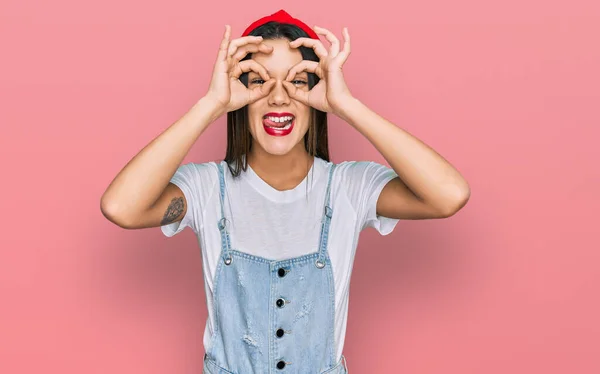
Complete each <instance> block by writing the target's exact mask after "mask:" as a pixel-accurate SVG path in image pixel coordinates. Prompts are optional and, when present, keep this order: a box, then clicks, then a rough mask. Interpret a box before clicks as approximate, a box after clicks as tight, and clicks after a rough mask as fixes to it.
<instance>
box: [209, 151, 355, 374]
mask: <svg viewBox="0 0 600 374" xmlns="http://www.w3.org/2000/svg"><path fill="white" fill-rule="evenodd" d="M329 164H330V168H329V177H328V181H327V192H326V195H325V204H324V211H323V217H322V224H321V236H320V244H319V248H318V251H316V252H311V253H309V254H306V255H303V256H299V257H294V258H289V259H285V260H280V261H276V260H270V259H267V258H264V257H260V256H255V255H251V254H248V253H244V252H242V251H238V250H236V249H232V248H231V247H230V238H229V231H228V228H227V226H228V225H227V222H228V220H227V219H226V218H225V213H224V211H225V209H224V196H225V178H224V175H223V166H222V165H221V164H220V163H217V166H218V168H219V182H220V202H221V219H220V220H219V221H218V227H219V231H220V232H221V254H220V257H219V262H218V265H217V269H216V274H215V280H214V302H213V305H214V315H215V325H214V328H213V334H212V336H211V340H210V347H208V350H207V352H206V354H205V355H204V370H203V373H204V374H224V373H233V374H277V373H295V374H296V373H302V374H325V373H327V374H346V373H348V371H347V369H346V367H345V357H344V356H343V355H342V357H341V358H340V360H339V361H337V362H336V360H335V347H334V313H335V309H334V308H335V306H334V295H335V292H334V283H333V272H332V269H331V262H330V259H329V254H328V253H327V237H328V233H329V224H330V222H331V217H332V214H333V210H332V208H331V207H330V203H329V201H330V190H331V177H332V175H333V171H334V169H335V164H334V163H332V162H330V163H329ZM257 224H263V223H261V222H257ZM282 245H285V243H282ZM342 361H344V365H342Z"/></svg>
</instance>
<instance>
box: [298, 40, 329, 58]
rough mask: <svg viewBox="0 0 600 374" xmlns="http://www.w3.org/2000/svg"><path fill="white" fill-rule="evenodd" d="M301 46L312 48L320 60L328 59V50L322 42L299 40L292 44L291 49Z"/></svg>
mask: <svg viewBox="0 0 600 374" xmlns="http://www.w3.org/2000/svg"><path fill="white" fill-rule="evenodd" d="M300 46H305V47H308V48H312V49H313V50H314V51H315V53H316V54H317V56H318V57H319V58H320V59H324V58H326V57H327V50H326V49H325V46H324V45H323V43H321V41H320V40H317V39H311V38H298V39H296V40H294V41H292V42H290V47H292V48H298V47H300Z"/></svg>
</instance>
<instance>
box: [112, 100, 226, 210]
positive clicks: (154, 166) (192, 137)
mask: <svg viewBox="0 0 600 374" xmlns="http://www.w3.org/2000/svg"><path fill="white" fill-rule="evenodd" d="M220 114H221V113H220V112H219V109H218V106H217V105H216V104H213V102H212V101H210V100H209V99H207V98H206V97H204V98H202V99H200V100H199V101H198V102H197V103H196V104H194V106H192V108H190V110H189V111H188V112H187V113H186V114H185V115H183V116H182V117H181V118H180V119H179V120H177V121H176V122H175V123H173V124H172V125H171V126H169V127H168V128H167V129H166V130H165V131H163V132H162V133H161V134H160V135H159V136H157V137H156V138H154V139H153V140H152V141H151V142H150V143H149V144H148V145H146V146H145V147H144V148H143V149H142V150H141V151H140V152H139V153H138V154H136V155H135V156H134V157H133V158H132V159H131V160H130V161H129V162H128V163H127V164H126V165H125V166H124V167H123V169H122V170H121V171H120V172H119V173H118V174H117V176H116V177H115V178H114V180H113V181H112V182H111V183H110V185H109V186H108V188H107V189H106V191H105V192H104V194H103V196H102V199H101V206H102V210H103V211H105V212H110V214H111V215H112V216H113V217H122V218H124V219H125V218H126V216H129V217H131V216H135V215H136V214H141V213H142V212H144V211H147V209H149V208H150V207H151V206H152V205H153V204H154V202H156V200H158V198H159V197H160V195H161V194H162V192H163V190H164V189H165V187H166V186H167V184H168V183H169V181H170V179H171V177H172V176H173V174H175V171H176V170H177V168H178V167H179V165H180V164H181V162H182V161H183V159H184V158H185V156H186V155H187V153H188V152H189V150H190V149H191V147H192V145H193V144H194V143H195V142H196V140H197V139H198V137H199V136H200V135H201V134H202V133H203V132H204V130H206V128H207V127H208V126H209V125H210V123H212V122H213V121H214V120H215V119H216V118H218V117H219V115H220Z"/></svg>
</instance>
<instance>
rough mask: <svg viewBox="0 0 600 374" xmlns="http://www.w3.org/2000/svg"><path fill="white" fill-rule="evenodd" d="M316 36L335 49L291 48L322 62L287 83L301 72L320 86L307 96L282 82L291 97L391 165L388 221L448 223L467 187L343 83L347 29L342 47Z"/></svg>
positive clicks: (382, 202) (382, 203)
mask: <svg viewBox="0 0 600 374" xmlns="http://www.w3.org/2000/svg"><path fill="white" fill-rule="evenodd" d="M315 32H316V33H317V34H320V35H324V36H325V37H326V38H327V40H328V41H329V42H330V43H331V47H330V51H329V52H328V51H327V50H326V49H325V46H324V45H323V44H322V43H321V41H320V40H315V39H310V38H298V39H296V40H295V41H293V42H291V43H290V46H291V47H294V48H297V47H299V46H305V47H309V48H312V49H313V50H314V51H315V53H316V54H317V56H319V62H314V61H302V62H301V63H299V64H297V65H296V66H294V67H293V68H292V69H291V70H290V73H289V74H288V77H287V79H286V80H289V79H291V78H292V77H293V76H294V75H295V74H296V73H298V72H300V71H304V70H306V71H308V72H311V73H314V74H317V75H318V76H319V78H320V81H319V83H318V84H317V85H315V87H313V88H312V89H311V91H310V93H309V92H304V91H302V90H299V89H297V88H295V87H294V86H293V85H292V84H290V83H289V82H284V86H285V88H286V89H287V90H288V92H289V94H290V95H291V96H292V97H293V98H295V99H297V100H300V101H302V102H303V103H305V104H307V105H311V106H313V107H315V108H316V109H319V110H321V111H324V112H330V113H333V114H336V115H337V116H338V117H340V118H342V119H343V120H345V121H346V122H348V123H349V124H350V125H351V126H352V127H354V128H355V129H356V130H358V131H359V132H360V133H361V134H362V135H363V136H365V137H366V138H367V139H368V140H369V141H370V142H371V143H372V144H373V145H374V146H375V148H377V150H378V151H379V152H380V153H381V154H382V155H383V157H384V158H385V159H386V160H387V161H388V162H389V163H390V165H391V167H392V168H393V169H394V171H395V172H396V174H398V178H395V179H392V180H391V181H390V182H388V183H387V184H386V186H385V187H384V189H383V190H382V191H381V193H380V195H379V198H378V201H377V207H376V208H377V209H376V210H377V214H378V215H382V216H385V217H389V218H398V219H400V218H404V219H423V218H441V217H448V216H451V215H453V214H454V213H456V212H457V211H458V210H459V209H460V208H462V207H463V206H464V205H465V204H466V202H467V200H468V199H469V196H470V190H469V186H468V184H467V182H466V181H465V179H464V178H462V177H461V175H460V174H459V173H458V171H457V170H456V169H455V168H453V167H452V165H450V163H448V162H447V161H446V160H445V159H444V158H442V157H441V156H440V155H439V154H437V153H436V152H435V151H434V150H433V149H431V148H430V147H428V146H427V145H425V144H424V143H423V142H421V141H420V140H418V139H417V138H415V137H414V136H412V135H410V134H409V133H408V132H406V131H404V130H402V129H400V128H398V127H397V126H396V125H394V124H393V123H390V122H388V121H386V120H385V119H383V118H382V117H381V116H379V115H378V114H377V113H375V112H373V111H372V110H370V109H369V108H368V107H367V106H365V105H364V104H363V103H361V102H360V101H359V100H357V99H356V98H355V97H354V96H353V95H352V93H351V92H350V90H349V89H348V86H347V84H346V82H345V79H344V75H343V72H342V66H343V64H344V63H345V62H346V60H347V59H348V56H349V55H350V34H349V32H348V28H344V29H343V34H344V39H345V40H344V46H343V49H342V50H340V41H339V40H338V38H337V37H336V36H335V35H334V34H333V33H332V32H331V31H329V30H327V29H325V28H322V27H318V26H315Z"/></svg>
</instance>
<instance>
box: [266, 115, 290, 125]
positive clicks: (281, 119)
mask: <svg viewBox="0 0 600 374" xmlns="http://www.w3.org/2000/svg"><path fill="white" fill-rule="evenodd" d="M292 118H294V117H291V116H287V117H267V119H268V120H269V121H272V122H277V123H281V122H287V121H291V120H292Z"/></svg>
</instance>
